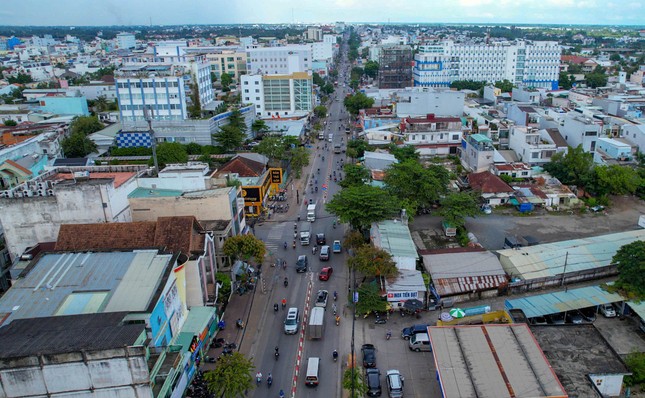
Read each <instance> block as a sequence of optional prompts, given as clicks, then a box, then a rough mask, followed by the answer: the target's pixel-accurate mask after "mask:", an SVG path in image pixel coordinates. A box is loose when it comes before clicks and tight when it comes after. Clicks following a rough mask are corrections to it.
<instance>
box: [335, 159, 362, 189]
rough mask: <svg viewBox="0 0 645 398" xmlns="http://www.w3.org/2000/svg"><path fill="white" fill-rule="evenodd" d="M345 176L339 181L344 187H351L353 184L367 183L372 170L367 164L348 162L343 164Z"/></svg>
mask: <svg viewBox="0 0 645 398" xmlns="http://www.w3.org/2000/svg"><path fill="white" fill-rule="evenodd" d="M343 170H344V171H345V176H344V178H343V179H342V180H340V182H339V183H338V184H339V185H340V186H341V187H342V188H349V187H351V186H353V185H365V183H366V182H367V181H369V178H370V171H369V170H368V169H367V168H366V167H365V166H359V165H356V164H353V163H347V164H346V165H344V166H343Z"/></svg>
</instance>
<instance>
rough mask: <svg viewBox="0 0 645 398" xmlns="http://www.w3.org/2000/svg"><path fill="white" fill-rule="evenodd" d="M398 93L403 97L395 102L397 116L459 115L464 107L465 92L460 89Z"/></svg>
mask: <svg viewBox="0 0 645 398" xmlns="http://www.w3.org/2000/svg"><path fill="white" fill-rule="evenodd" d="M398 94H399V95H400V96H401V97H402V98H403V99H402V101H399V102H397V104H396V114H397V116H399V117H406V116H425V115H427V114H428V113H434V114H435V115H436V116H461V114H462V112H463V109H464V98H465V94H464V93H463V92H461V91H429V92H419V91H411V92H403V93H398ZM408 100H409V102H407V101H408Z"/></svg>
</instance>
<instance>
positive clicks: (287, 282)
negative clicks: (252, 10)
mask: <svg viewBox="0 0 645 398" xmlns="http://www.w3.org/2000/svg"><path fill="white" fill-rule="evenodd" d="M287 286H289V280H288V279H287V277H286V276H285V277H284V287H287Z"/></svg>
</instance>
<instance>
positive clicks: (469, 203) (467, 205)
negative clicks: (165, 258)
mask: <svg viewBox="0 0 645 398" xmlns="http://www.w3.org/2000/svg"><path fill="white" fill-rule="evenodd" d="M440 203H441V209H439V214H441V215H442V216H443V217H444V218H445V219H446V221H448V222H449V223H450V224H451V225H453V226H454V227H457V228H459V227H464V226H465V225H466V217H476V216H477V215H478V214H479V206H478V205H477V198H476V197H475V194H474V193H471V192H452V193H449V194H448V195H446V196H445V197H443V198H442V199H441V201H440Z"/></svg>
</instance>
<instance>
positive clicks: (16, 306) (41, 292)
mask: <svg viewBox="0 0 645 398" xmlns="http://www.w3.org/2000/svg"><path fill="white" fill-rule="evenodd" d="M171 260H172V256H171V255H167V254H160V253H159V252H158V251H157V250H139V251H130V252H110V253H92V252H74V253H46V254H44V255H43V256H42V257H40V258H39V259H37V260H36V262H35V263H34V264H32V265H31V266H30V267H28V268H27V269H26V270H25V271H24V272H23V273H22V274H21V277H20V278H19V279H18V280H17V281H16V282H15V283H14V285H13V286H12V287H11V289H9V290H8V291H7V293H5V295H4V296H3V297H2V298H0V319H2V320H3V321H2V324H3V325H6V324H8V323H9V322H12V321H14V320H16V319H26V318H40V317H49V316H61V315H76V314H87V313H103V312H115V311H139V312H142V311H150V310H151V309H150V308H148V307H149V306H150V305H151V303H152V302H153V299H154V297H155V295H156V294H157V289H158V287H159V285H160V284H161V282H162V277H163V275H164V274H165V273H166V271H167V270H168V268H169V266H170V263H171ZM70 270H72V272H70Z"/></svg>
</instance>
